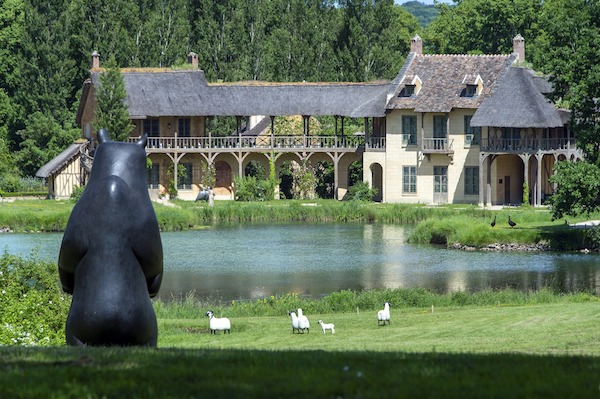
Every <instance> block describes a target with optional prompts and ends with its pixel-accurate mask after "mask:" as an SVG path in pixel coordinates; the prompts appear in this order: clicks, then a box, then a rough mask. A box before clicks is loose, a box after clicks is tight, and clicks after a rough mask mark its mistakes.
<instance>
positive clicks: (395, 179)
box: [365, 109, 479, 203]
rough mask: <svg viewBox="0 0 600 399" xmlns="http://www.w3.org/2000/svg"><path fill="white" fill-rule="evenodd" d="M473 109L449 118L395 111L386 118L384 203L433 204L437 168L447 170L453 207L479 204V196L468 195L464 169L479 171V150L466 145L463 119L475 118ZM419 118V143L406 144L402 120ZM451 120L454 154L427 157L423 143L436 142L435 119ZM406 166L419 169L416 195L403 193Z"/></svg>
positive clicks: (449, 195) (366, 162)
mask: <svg viewBox="0 0 600 399" xmlns="http://www.w3.org/2000/svg"><path fill="white" fill-rule="evenodd" d="M474 113H475V110H474V109H457V110H453V111H452V112H450V113H448V114H443V113H439V114H434V113H415V112H412V110H395V111H392V112H390V113H389V114H388V116H387V135H386V137H387V141H386V152H385V162H384V165H385V167H384V175H385V177H384V202H400V203H433V202H434V192H433V191H434V176H433V171H434V167H435V166H444V167H447V168H448V169H447V171H448V196H447V201H448V202H450V203H477V201H478V198H479V197H478V195H477V194H475V195H465V193H464V191H465V190H464V187H465V180H464V179H465V176H464V171H465V170H464V168H465V166H469V167H471V166H472V167H479V146H478V145H467V144H466V143H465V134H464V132H465V126H464V117H465V116H466V115H473V114H474ZM403 115H413V116H416V117H417V143H416V145H406V144H404V143H403V135H402V116H403ZM434 115H442V116H443V115H445V116H447V117H448V125H447V130H448V139H449V141H450V142H451V145H452V147H451V148H452V149H453V151H454V153H453V154H451V155H447V154H429V155H427V154H424V153H423V151H422V148H423V141H424V140H423V139H424V138H425V139H427V138H433V116H434ZM368 155H369V154H368V153H366V154H365V164H368V163H369V162H370V161H369V157H368ZM404 166H415V167H416V168H417V192H416V193H404V192H403V184H402V175H403V167H404Z"/></svg>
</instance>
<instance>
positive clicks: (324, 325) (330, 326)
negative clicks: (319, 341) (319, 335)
mask: <svg viewBox="0 0 600 399" xmlns="http://www.w3.org/2000/svg"><path fill="white" fill-rule="evenodd" d="M319 324H320V325H321V329H322V330H323V334H325V331H327V330H331V333H332V334H335V325H334V324H333V323H323V320H319Z"/></svg>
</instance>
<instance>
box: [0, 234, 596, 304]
mask: <svg viewBox="0 0 600 399" xmlns="http://www.w3.org/2000/svg"><path fill="white" fill-rule="evenodd" d="M408 234H409V228H406V227H403V226H396V225H381V224H375V225H360V224H274V225H250V224H245V225H232V226H219V227H210V228H207V229H203V230H199V231H186V232H174V233H163V234H162V238H163V247H164V254H165V278H164V282H163V286H162V288H161V292H160V294H159V295H160V297H161V298H163V299H167V300H168V299H170V298H173V297H181V296H182V295H186V294H187V293H188V292H190V291H192V290H194V291H195V294H196V295H197V296H199V297H211V298H218V299H223V300H225V301H229V300H232V299H254V298H264V297H268V296H270V295H275V294H282V293H287V292H295V293H297V294H299V295H309V296H315V297H319V296H323V295H327V294H329V293H331V292H332V291H337V290H342V289H353V290H361V289H369V288H397V287H407V288H411V287H423V288H427V289H432V290H435V291H438V292H454V291H478V290H481V289H485V288H503V287H512V288H515V289H520V290H530V289H539V288H541V287H544V286H550V287H554V288H556V289H558V290H560V291H562V292H574V291H582V290H585V291H591V292H595V293H596V294H600V262H598V260H600V255H595V254H594V255H593V254H577V253H494V252H463V251H453V250H446V249H444V248H439V247H432V246H428V245H427V246H425V245H409V244H407V243H406V239H407V236H408ZM61 239H62V235H61V234H2V235H0V246H2V247H4V248H6V250H7V251H8V252H10V253H15V254H21V255H23V254H29V253H30V251H31V250H32V249H34V248H37V251H38V253H39V256H40V257H42V258H44V259H48V260H51V261H53V262H56V259H57V256H58V249H59V247H60V240H61Z"/></svg>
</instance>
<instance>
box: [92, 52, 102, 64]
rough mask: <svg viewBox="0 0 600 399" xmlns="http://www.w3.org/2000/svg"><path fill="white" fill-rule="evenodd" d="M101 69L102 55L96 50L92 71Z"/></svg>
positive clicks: (93, 55) (93, 56)
mask: <svg viewBox="0 0 600 399" xmlns="http://www.w3.org/2000/svg"><path fill="white" fill-rule="evenodd" d="M97 68H100V53H99V52H97V51H96V50H94V52H93V53H92V69H97Z"/></svg>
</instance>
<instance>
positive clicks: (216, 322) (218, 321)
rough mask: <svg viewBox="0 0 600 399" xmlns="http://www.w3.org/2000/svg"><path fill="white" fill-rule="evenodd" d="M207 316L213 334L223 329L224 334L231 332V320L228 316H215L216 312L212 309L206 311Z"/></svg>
mask: <svg viewBox="0 0 600 399" xmlns="http://www.w3.org/2000/svg"><path fill="white" fill-rule="evenodd" d="M206 316H207V317H208V324H209V327H210V333H211V334H215V335H216V334H217V331H223V334H225V333H229V334H231V322H230V321H229V319H228V318H227V317H221V318H219V317H215V314H214V313H213V311H212V310H209V311H208V312H206Z"/></svg>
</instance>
